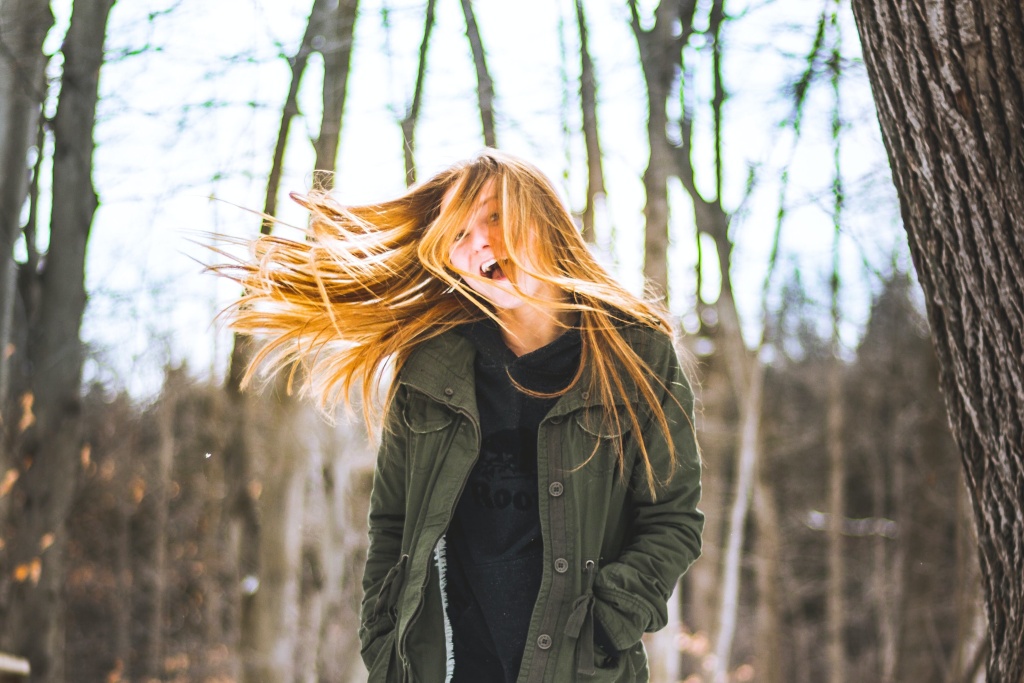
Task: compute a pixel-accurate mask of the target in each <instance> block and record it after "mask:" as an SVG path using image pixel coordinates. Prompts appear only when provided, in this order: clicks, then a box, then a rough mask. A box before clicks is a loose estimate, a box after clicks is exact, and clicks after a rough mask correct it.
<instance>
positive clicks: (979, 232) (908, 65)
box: [853, 0, 1024, 683]
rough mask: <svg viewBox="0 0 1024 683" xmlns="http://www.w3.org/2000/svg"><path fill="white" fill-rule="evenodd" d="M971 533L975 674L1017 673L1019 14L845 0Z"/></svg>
mask: <svg viewBox="0 0 1024 683" xmlns="http://www.w3.org/2000/svg"><path fill="white" fill-rule="evenodd" d="M853 8H854V15H855V17H856V20H857V25H858V29H859V31H860V34H861V39H862V42H863V44H864V58H865V62H866V63H867V67H868V74H869V77H870V79H871V83H872V87H873V91H874V97H875V102H876V105H877V107H878V118H879V122H880V123H881V128H882V134H883V138H884V140H885V143H886V148H887V150H888V154H889V162H890V165H891V167H892V172H893V180H894V181H895V184H896V188H897V190H898V191H899V195H900V207H901V211H902V214H903V222H904V225H905V227H906V230H907V235H908V237H909V242H910V250H911V253H912V255H913V258H914V265H915V267H916V269H917V273H918V277H919V279H920V281H921V285H922V287H923V289H924V292H925V299H926V302H927V310H928V317H929V321H930V323H931V331H932V339H933V342H934V344H935V349H936V352H937V355H938V359H939V364H940V382H941V385H942V388H943V392H944V394H945V398H946V404H947V410H948V412H949V417H950V423H951V426H952V430H953V433H954V436H955V437H956V440H957V443H958V445H959V447H960V450H961V457H962V462H963V469H964V473H965V476H966V482H967V487H968V490H969V492H970V496H971V500H972V506H973V510H974V515H975V524H976V527H977V535H978V544H979V556H980V561H981V572H982V584H983V586H984V590H985V601H986V615H987V622H988V631H989V634H988V635H989V643H990V649H989V655H988V680H990V681H1007V682H1013V683H1018V682H1019V681H1021V680H1022V679H1024V232H1022V231H1021V225H1024V62H1022V60H1021V55H1024V7H1022V5H1021V3H1020V2H1019V0H973V1H969V2H968V1H954V0H935V1H932V2H926V3H918V2H905V1H899V0H879V1H878V2H866V1H864V0H858V1H856V2H854V3H853Z"/></svg>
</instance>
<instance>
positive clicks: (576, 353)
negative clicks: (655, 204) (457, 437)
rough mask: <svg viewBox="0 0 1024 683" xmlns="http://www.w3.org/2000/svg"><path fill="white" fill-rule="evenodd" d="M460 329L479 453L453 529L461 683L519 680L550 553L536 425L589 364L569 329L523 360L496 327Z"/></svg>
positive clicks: (451, 569)
mask: <svg viewBox="0 0 1024 683" xmlns="http://www.w3.org/2000/svg"><path fill="white" fill-rule="evenodd" d="M460 332H461V333H462V334H463V335H464V336H465V337H466V338H467V339H469V340H470V341H471V342H472V343H473V345H474V346H475V347H476V351H477V354H476V359H475V361H474V371H475V373H476V374H475V384H476V401H477V408H478V410H479V413H480V436H481V448H480V456H479V458H478V460H477V462H476V464H475V465H474V466H473V470H472V471H471V472H470V475H469V478H468V480H467V481H466V486H465V488H464V489H463V492H462V496H461V498H460V499H459V502H458V505H457V506H456V508H455V515H454V517H453V519H452V523H451V527H450V528H449V530H448V536H447V538H448V541H447V543H448V544H447V548H448V553H447V560H448V572H447V582H448V583H447V597H448V615H449V619H450V621H451V624H452V632H453V644H454V648H455V677H454V679H455V681H456V682H457V683H469V682H475V681H508V682H509V683H511V682H512V681H515V679H516V677H517V675H518V673H519V666H520V663H521V661H522V656H523V651H524V650H525V647H526V634H527V631H528V629H529V624H530V617H531V615H532V613H533V606H534V603H535V602H536V598H537V592H538V590H539V589H540V580H541V573H542V571H543V557H544V548H543V540H542V538H541V526H540V513H539V510H538V507H537V429H538V427H539V426H540V423H541V420H543V419H544V416H545V415H547V413H548V411H549V410H551V408H552V406H553V405H554V404H555V402H556V401H557V398H541V397H536V396H530V395H529V394H526V393H523V392H522V391H519V390H518V389H517V388H516V386H515V384H514V383H513V380H514V381H515V382H517V383H518V384H520V385H521V386H523V387H526V388H527V389H530V390H531V391H536V392H541V393H551V392H555V391H558V390H560V389H563V388H565V387H566V386H567V385H568V384H569V382H570V381H571V380H572V378H573V376H574V375H575V374H576V370H577V368H578V367H579V362H580V335H579V331H578V330H576V329H569V330H567V331H566V332H565V333H564V334H562V335H561V336H559V337H558V338H557V339H555V340H554V341H552V342H551V343H550V344H548V345H547V346H544V347H542V348H539V349H537V350H535V351H532V352H530V353H528V354H525V355H523V356H519V357H517V356H516V355H515V354H514V353H512V351H511V350H510V349H509V348H508V347H507V346H506V345H505V342H504V340H503V339H502V336H501V330H500V329H499V328H498V325H497V323H495V322H494V321H492V320H490V319H487V320H484V321H481V322H477V323H472V324H469V325H466V326H464V327H463V328H461V329H460Z"/></svg>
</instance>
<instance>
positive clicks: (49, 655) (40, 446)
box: [3, 0, 113, 683]
mask: <svg viewBox="0 0 1024 683" xmlns="http://www.w3.org/2000/svg"><path fill="white" fill-rule="evenodd" d="M112 5H113V0H97V1H96V2H89V3H78V4H76V5H75V7H74V11H73V13H72V16H71V25H70V28H69V29H68V34H67V37H66V38H65V41H64V45H63V47H62V52H63V53H64V73H63V76H62V80H61V89H60V97H59V99H58V104H57V113H56V115H55V117H54V124H53V126H54V144H55V149H54V159H53V196H54V197H55V198H57V201H54V203H53V209H52V214H51V222H50V248H49V250H48V252H47V255H46V260H45V267H44V270H43V272H42V273H41V274H40V276H39V277H40V278H41V282H40V285H41V286H40V305H39V310H38V311H36V312H35V314H34V315H33V316H32V318H31V320H32V327H31V329H30V344H29V349H28V354H29V359H30V361H31V367H32V368H33V374H32V376H31V378H30V386H31V392H32V393H31V395H32V396H33V398H34V411H35V415H36V421H35V424H34V425H33V426H32V427H30V428H29V430H28V431H27V432H26V434H25V437H26V438H25V443H24V448H23V450H22V453H21V458H20V463H19V465H20V470H21V476H20V478H19V479H18V483H17V485H16V487H15V490H14V491H13V492H12V500H11V503H10V505H11V509H10V510H9V518H8V520H7V527H8V531H7V533H5V534H4V537H5V538H6V539H8V547H7V549H6V552H7V556H6V557H5V558H4V559H5V562H4V565H5V566H10V567H15V568H16V576H20V577H21V578H22V580H20V581H17V582H16V583H15V584H14V585H12V587H11V592H10V595H9V596H8V599H9V603H8V604H7V605H6V606H5V607H6V609H5V613H4V615H3V616H4V619H3V623H4V634H3V636H4V641H5V642H6V643H8V644H9V646H10V647H12V649H13V650H14V651H15V652H18V653H20V654H23V655H25V656H26V657H27V658H28V659H29V661H30V662H31V664H32V672H33V680H34V681H40V682H47V683H48V682H50V681H54V682H57V681H63V679H64V628H63V626H64V618H63V606H62V605H63V600H62V597H63V584H64V553H65V546H66V541H67V538H66V531H65V528H64V523H65V521H66V519H67V514H68V511H69V509H70V507H71V504H72V499H73V496H74V492H75V485H76V481H77V476H78V463H79V458H80V450H81V448H82V442H81V411H82V407H81V399H80V396H79V394H80V388H81V376H82V362H83V358H84V349H83V348H82V344H81V342H80V341H79V328H80V327H81V322H82V314H83V312H84V310H85V301H86V295H85V249H86V243H87V241H88V238H89V228H90V226H91V225H92V218H93V213H94V212H95V210H96V205H97V198H96V193H95V190H94V189H93V184H92V175H91V172H92V157H93V127H94V123H95V120H96V102H97V98H98V87H99V72H100V67H101V66H102V64H103V45H104V38H105V36H106V25H107V18H108V16H109V13H110V8H111V6H112ZM4 256H5V258H6V256H7V255H6V254H5V255H4ZM19 567H20V568H28V571H27V574H26V573H22V572H17V568H19Z"/></svg>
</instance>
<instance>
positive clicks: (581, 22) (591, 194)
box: [576, 0, 605, 242]
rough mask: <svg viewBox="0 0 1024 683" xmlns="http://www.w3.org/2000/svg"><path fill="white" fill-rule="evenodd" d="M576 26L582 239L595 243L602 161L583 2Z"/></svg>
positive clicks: (579, 2) (602, 191)
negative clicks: (583, 171) (583, 151)
mask: <svg viewBox="0 0 1024 683" xmlns="http://www.w3.org/2000/svg"><path fill="white" fill-rule="evenodd" d="M576 25H577V26H578V27H579V33H580V108H581V110H582V112H583V141H584V144H585V145H586V148H587V205H586V207H585V208H584V209H583V239H585V240H587V241H588V242H593V241H594V240H595V236H594V217H595V214H596V212H597V211H598V205H599V204H601V203H602V202H603V201H604V198H605V186H604V160H603V159H602V156H601V137H600V134H599V128H598V125H597V77H596V76H595V74H594V62H593V60H592V59H591V57H590V45H589V38H588V31H587V17H586V15H585V14H584V12H583V0H576Z"/></svg>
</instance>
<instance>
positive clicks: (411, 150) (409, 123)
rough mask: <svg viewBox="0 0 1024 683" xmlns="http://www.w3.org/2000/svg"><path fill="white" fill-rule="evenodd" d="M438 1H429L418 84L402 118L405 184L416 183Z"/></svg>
mask: <svg viewBox="0 0 1024 683" xmlns="http://www.w3.org/2000/svg"><path fill="white" fill-rule="evenodd" d="M436 5H437V0H427V9H426V12H425V15H424V18H423V40H422V41H421V42H420V56H419V61H418V62H417V63H416V83H415V85H414V86H413V91H412V101H411V102H410V103H409V108H408V109H406V112H405V116H404V117H402V149H403V150H404V153H405V183H406V185H412V184H413V183H415V182H416V124H417V123H419V120H420V105H421V104H422V102H423V84H424V82H425V81H426V78H427V52H428V50H429V49H430V33H431V32H432V31H433V30H434V7H435V6H436Z"/></svg>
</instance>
